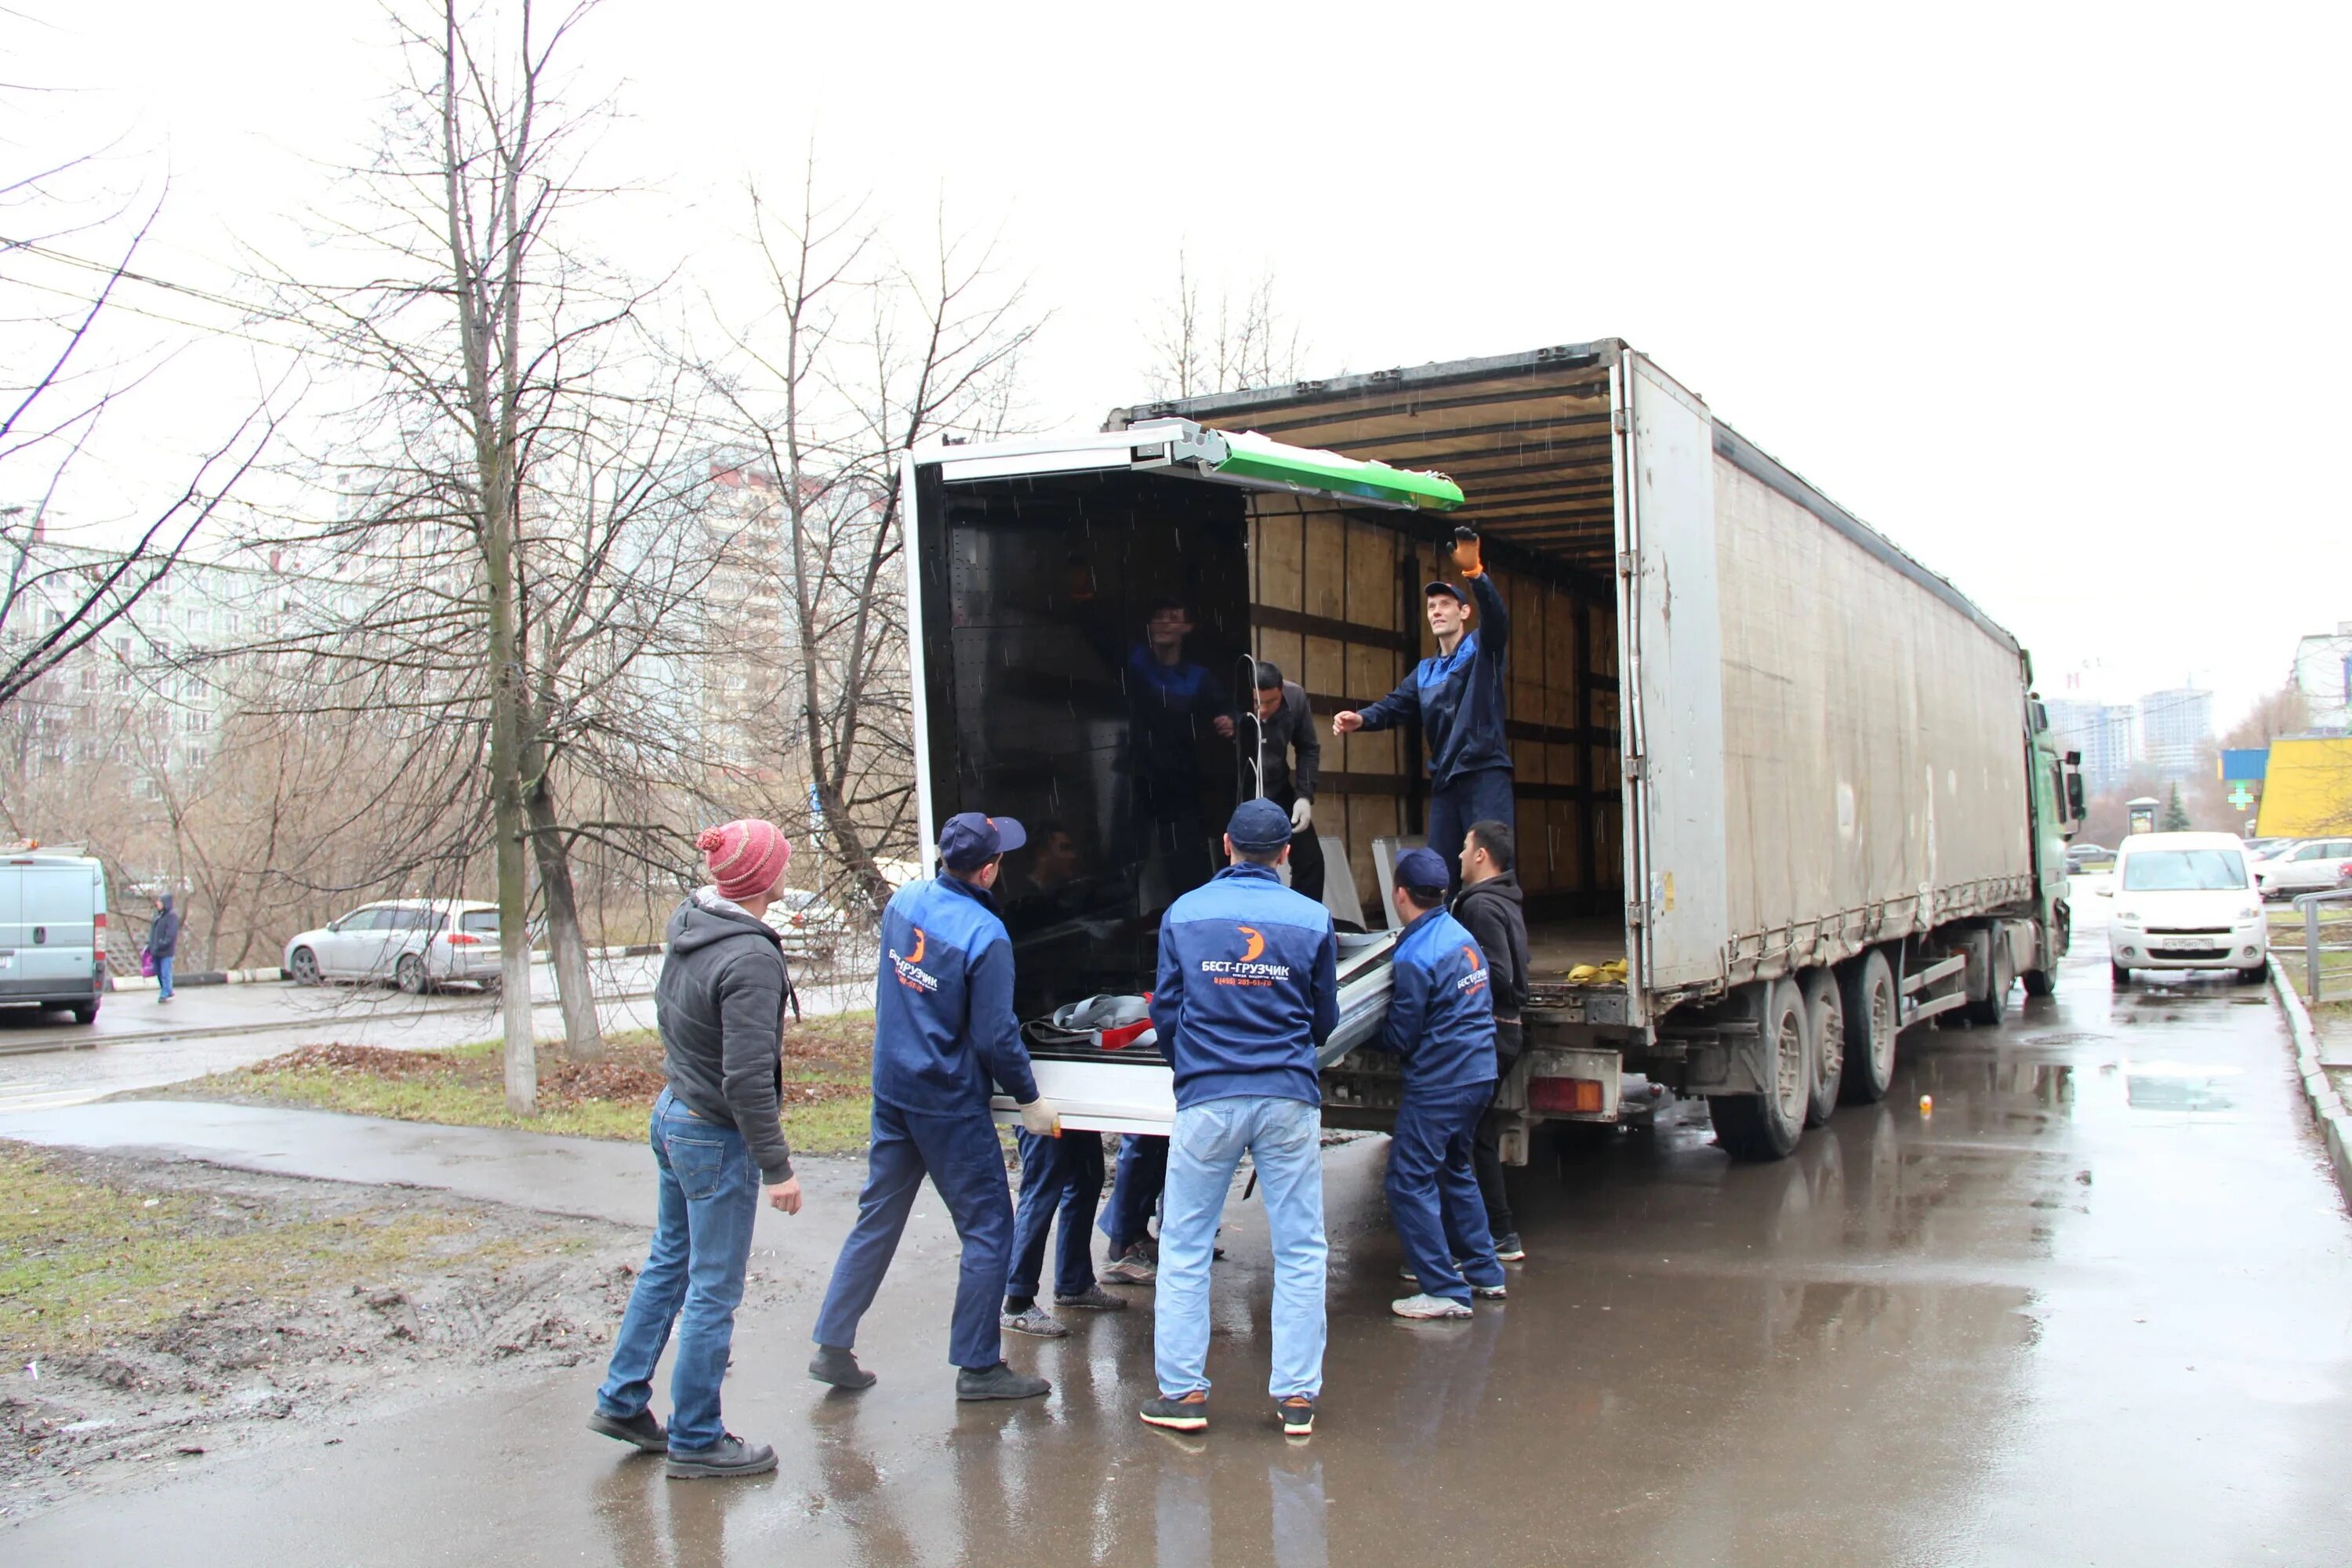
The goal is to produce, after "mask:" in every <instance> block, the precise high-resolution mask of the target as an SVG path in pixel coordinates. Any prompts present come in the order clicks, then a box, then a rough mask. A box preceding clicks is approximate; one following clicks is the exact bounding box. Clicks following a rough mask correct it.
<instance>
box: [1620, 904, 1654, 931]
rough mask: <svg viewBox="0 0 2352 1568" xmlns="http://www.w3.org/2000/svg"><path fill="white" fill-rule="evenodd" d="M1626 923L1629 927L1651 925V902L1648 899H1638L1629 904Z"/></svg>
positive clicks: (1626, 907) (1626, 911) (1626, 909)
mask: <svg viewBox="0 0 2352 1568" xmlns="http://www.w3.org/2000/svg"><path fill="white" fill-rule="evenodd" d="M1625 921H1626V923H1627V924H1629V925H1637V926H1645V925H1648V924H1649V923H1650V905H1649V900H1646V899H1636V900H1633V902H1632V903H1630V904H1627V905H1626V906H1625Z"/></svg>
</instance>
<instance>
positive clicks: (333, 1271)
mask: <svg viewBox="0 0 2352 1568" xmlns="http://www.w3.org/2000/svg"><path fill="white" fill-rule="evenodd" d="M41 1159H42V1161H43V1162H44V1163H45V1164H46V1165H47V1167H48V1170H49V1173H51V1174H52V1175H56V1176H62V1177H67V1178H69V1179H71V1180H72V1181H74V1182H77V1183H87V1184H90V1186H89V1191H90V1192H92V1193H100V1192H102V1193H106V1194H110V1195H115V1196H120V1195H121V1194H126V1193H127V1194H131V1195H132V1201H135V1202H142V1203H143V1202H145V1201H146V1198H142V1197H140V1196H138V1194H147V1195H148V1196H149V1197H152V1198H153V1199H154V1200H155V1202H156V1205H157V1206H158V1207H159V1208H161V1209H162V1210H163V1212H164V1213H167V1214H171V1215H174V1218H173V1221H172V1224H173V1226H174V1228H175V1229H176V1230H177V1231H178V1233H180V1234H182V1235H184V1236H186V1237H189V1238H191V1240H192V1241H193V1242H194V1243H197V1244H203V1243H211V1244H215V1246H216V1245H217V1244H218V1243H220V1242H222V1241H223V1240H225V1239H226V1240H228V1241H232V1242H233V1241H234V1240H235V1239H236V1238H237V1237H243V1236H249V1235H257V1234H263V1233H276V1234H286V1235H290V1234H294V1233H296V1232H299V1233H300V1234H303V1235H315V1234H318V1233H319V1232H320V1230H321V1228H322V1227H324V1228H327V1229H331V1230H332V1231H334V1232H335V1233H336V1234H339V1235H348V1234H352V1233H354V1232H356V1233H358V1234H361V1235H362V1236H365V1237H372V1238H376V1239H375V1240H374V1241H373V1244H368V1245H362V1246H360V1247H355V1248H345V1249H342V1250H340V1251H332V1252H327V1253H323V1254H321V1255H320V1257H319V1258H317V1259H316V1260H315V1262H313V1261H309V1260H306V1262H305V1266H304V1267H303V1268H300V1269H299V1270H298V1271H296V1274H295V1277H294V1279H293V1280H292V1281H291V1282H290V1284H289V1281H288V1280H287V1279H286V1278H285V1277H284V1276H283V1275H282V1274H281V1275H279V1276H278V1277H275V1278H271V1277H268V1276H264V1277H260V1278H258V1279H256V1281H255V1284H256V1286H257V1288H254V1289H231V1290H229V1291H227V1292H226V1293H220V1294H213V1293H211V1292H207V1291H205V1290H202V1289H198V1290H197V1291H196V1294H195V1297H194V1299H193V1300H192V1299H189V1290H188V1288H187V1285H186V1282H185V1281H184V1280H173V1281H171V1282H170V1283H171V1284H172V1285H174V1286H178V1287H180V1289H176V1290H174V1291H173V1292H171V1293H170V1301H169V1308H170V1310H167V1311H157V1310H155V1309H154V1303H155V1301H156V1300H162V1299H163V1298H162V1295H161V1294H160V1292H161V1291H162V1287H160V1286H159V1287H156V1288H155V1289H156V1290H157V1291H158V1292H159V1294H158V1295H155V1296H151V1297H149V1298H146V1299H142V1300H138V1301H133V1300H131V1299H129V1298H128V1297H123V1298H110V1299H109V1302H108V1303H107V1304H106V1305H105V1306H102V1307H101V1308H100V1310H99V1312H98V1313H97V1314H96V1316H95V1317H94V1318H93V1317H92V1316H91V1315H90V1314H89V1313H87V1312H81V1311H77V1312H76V1313H75V1314H74V1317H75V1322H74V1323H65V1324H60V1323H58V1321H55V1320H56V1319H57V1317H58V1312H57V1311H56V1310H55V1308H54V1305H53V1306H52V1310H51V1311H50V1313H49V1318H50V1320H51V1321H48V1322H47V1323H38V1322H36V1321H34V1318H33V1313H32V1309H31V1305H30V1303H31V1302H32V1300H34V1297H35V1295H36V1293H37V1292H36V1291H34V1290H32V1289H27V1288H26V1287H25V1286H24V1284H23V1281H22V1278H21V1276H11V1275H10V1274H9V1272H8V1268H9V1261H8V1260H6V1259H0V1346H5V1349H6V1351H7V1360H6V1363H5V1376H0V1518H17V1517H22V1516H24V1515H26V1514H29V1513H33V1512H37V1511H40V1510H44V1509H46V1508H47V1507H48V1506H50V1505H52V1504H55V1503H58V1502H60V1501H63V1500H68V1499H69V1498H71V1497H74V1496H75V1495H77V1494H81V1493H86V1492H90V1491H96V1490H103V1489H117V1488H121V1487H124V1486H138V1485H143V1484H146V1483H148V1482H150V1481H152V1480H158V1479H163V1475H165V1474H166V1473H170V1472H174V1471H178V1470H182V1469H184V1468H186V1467H189V1466H197V1465H204V1464H206V1463H208V1462H213V1461H215V1460H216V1459H217V1458H219V1457H220V1456H223V1455H225V1454H230V1453H238V1452H248V1451H253V1450H256V1449H258V1448H261V1447H299V1446H300V1445H305V1444H310V1445H320V1446H326V1447H333V1446H336V1445H339V1444H341V1443H342V1442H343V1441H344V1435H345V1434H346V1433H348V1432H351V1431H352V1429H353V1428H359V1427H363V1426H367V1425H369V1424H371V1423H373V1422H375V1421H379V1420H382V1419H384V1418H386V1417H389V1416H393V1415H398V1414H400V1413H401V1412H403V1411H404V1410H407V1409H410V1408H412V1407H415V1406H416V1405H420V1404H422V1403H424V1402H426V1401H429V1400H433V1399H436V1398H441V1397H445V1396H454V1395H460V1394H472V1393H476V1392H478V1391H482V1390H485V1389H492V1388H495V1387H496V1386H497V1385H499V1384H500V1383H502V1382H505V1381H509V1380H511V1381H512V1382H513V1383H515V1384H517V1385H518V1386H520V1385H521V1384H524V1383H526V1382H528V1381H529V1380H530V1379H532V1378H535V1377H536V1378H543V1377H544V1375H545V1374H546V1373H547V1372H548V1371H550V1370H551V1369H553V1368H565V1367H574V1366H580V1365H583V1363H593V1362H594V1361H595V1360H597V1359H598V1358H599V1357H601V1355H602V1354H603V1348H604V1345H605V1344H606V1343H607V1342H608V1341H609V1339H610V1337H611V1334H612V1331H613V1328H614V1325H616V1324H617V1323H618V1322H619V1321H620V1314H621V1311H622V1309H623V1307H624V1306H625V1304H626V1302H627V1298H628V1291H629V1287H630V1284H631V1282H632V1280H633V1279H634V1278H635V1268H636V1267H637V1266H638V1264H639V1263H640V1262H641V1261H642V1260H643V1258H644V1251H645V1246H646V1237H645V1236H644V1234H643V1232H642V1231H638V1230H635V1229H626V1228H624V1227H621V1226H614V1225H609V1224H605V1223H603V1222H599V1221H593V1220H583V1219H575V1218H560V1217H557V1216H553V1215H543V1214H538V1213H533V1212H530V1211H527V1210H522V1209H513V1208H507V1207H503V1206H500V1205H488V1204H478V1203H468V1202H465V1201H462V1200H458V1199H455V1198H450V1197H446V1196H445V1195H442V1194H434V1193H429V1192H422V1191H416V1190H413V1189H390V1188H380V1187H366V1186H356V1185H347V1184H341V1183H333V1182H308V1181H300V1180H295V1179H290V1178H285V1177H276V1176H267V1175H260V1174H255V1173H246V1172H237V1171H227V1170H221V1169H218V1168H215V1167H213V1166H208V1165H204V1164H198V1163H193V1162H188V1161H178V1160H168V1159H150V1158H125V1157H121V1156H116V1155H100V1154H87V1153H75V1152H45V1153H44V1154H43V1155H42V1156H41ZM91 1206H92V1207H96V1206H98V1205H97V1202H96V1200H94V1199H93V1200H92V1202H91ZM191 1251H192V1252H193V1251H194V1247H192V1248H191ZM166 1271H167V1272H170V1271H171V1270H169V1269H167V1270H166ZM187 1272H188V1273H190V1274H196V1273H199V1272H201V1270H198V1269H195V1268H191V1269H189V1270H188V1271H187ZM210 1277H211V1278H213V1279H221V1278H228V1279H237V1278H238V1277H237V1276H236V1274H235V1272H234V1271H230V1272H228V1273H227V1274H226V1276H224V1274H223V1273H222V1271H220V1270H218V1269H214V1270H212V1272H211V1276H210ZM11 1279H15V1280H16V1285H15V1288H14V1289H13V1291H12V1289H11V1287H10V1284H9V1281H10V1280H11ZM772 1283H773V1282H772V1279H767V1278H765V1277H763V1275H762V1274H761V1271H760V1270H759V1269H757V1268H754V1270H753V1273H752V1277H751V1282H750V1288H749V1290H748V1292H747V1296H746V1301H747V1304H749V1303H751V1302H755V1301H758V1300H761V1299H763V1296H764V1293H765V1291H766V1290H767V1289H769V1288H770V1287H771V1286H772ZM49 1300H51V1302H52V1303H54V1301H55V1300H56V1296H55V1293H54V1292H52V1293H51V1295H50V1297H49ZM82 1305H85V1306H86V1305H88V1303H86V1302H85V1303H82ZM109 1312H111V1313H113V1314H114V1315H115V1317H116V1319H117V1322H116V1323H115V1324H113V1325H111V1326H110V1323H109V1321H108V1316H107V1314H108V1313H109ZM76 1323H79V1324H81V1325H83V1326H82V1327H81V1328H79V1330H78V1329H77V1327H76V1326H75V1325H76ZM125 1325H128V1326H125ZM583 1397H584V1385H583Z"/></svg>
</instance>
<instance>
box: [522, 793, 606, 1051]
mask: <svg viewBox="0 0 2352 1568" xmlns="http://www.w3.org/2000/svg"><path fill="white" fill-rule="evenodd" d="M534 749H536V748H534ZM523 809H524V811H525V813H526V814H527V815H528V816H529V817H530V846H531V852H532V854H533V855H534V856H535V857H536V858H537V859H538V861H539V890H540V895H541V898H542V899H544V900H546V903H547V956H548V960H549V962H550V963H551V964H552V965H553V967H554V969H555V994H556V996H557V998H558V999H559V1000H560V1001H561V1002H562V1004H563V1049H564V1053H565V1054H566V1055H568V1056H569V1057H571V1058H572V1060H574V1061H582V1062H590V1061H595V1060H597V1059H598V1058H601V1057H603V1056H604V1032H603V1031H602V1030H600V1029H599V1028H598V1027H597V1026H596V988H595V983H594V982H593V980H592V979H591V978H590V976H589V973H588V944H587V942H584V941H583V940H582V938H581V935H580V900H579V898H578V896H577V894H576V893H575V892H574V890H573V889H572V856H571V854H570V853H569V851H567V850H566V849H565V848H564V846H563V837H562V834H560V833H558V832H557V831H556V821H555V799H554V792H553V791H552V790H551V788H550V787H549V785H548V781H547V773H546V770H545V768H544V767H542V768H541V769H540V771H539V773H538V775H537V782H536V783H535V784H532V785H531V786H530V789H529V790H528V791H526V792H525V793H524V795H523Z"/></svg>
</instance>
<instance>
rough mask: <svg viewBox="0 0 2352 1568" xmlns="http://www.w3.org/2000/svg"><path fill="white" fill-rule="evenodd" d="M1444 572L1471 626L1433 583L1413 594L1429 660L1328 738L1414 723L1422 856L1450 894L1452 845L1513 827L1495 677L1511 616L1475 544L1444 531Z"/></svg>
mask: <svg viewBox="0 0 2352 1568" xmlns="http://www.w3.org/2000/svg"><path fill="white" fill-rule="evenodd" d="M1454 566H1455V568H1456V569H1458V570H1459V571H1460V572H1461V574H1462V575H1463V577H1464V579H1465V581H1467V582H1468V583H1469V584H1470V597H1471V599H1475V601H1476V605H1477V614H1478V626H1477V629H1476V630H1475V631H1473V630H1471V629H1469V626H1470V616H1469V613H1468V612H1469V610H1470V601H1469V600H1465V598H1464V596H1463V594H1462V590H1461V589H1459V588H1457V587H1455V586H1454V584H1451V583H1449V582H1446V581H1445V580H1444V578H1442V577H1441V578H1439V579H1437V580H1436V581H1434V582H1432V583H1429V584H1425V585H1424V586H1423V589H1422V604H1423V608H1424V609H1425V611H1426V612H1427V614H1428V616H1429V629H1430V631H1431V633H1432V634H1433V635H1434V636H1435V637H1436V638H1437V653H1436V654H1435V656H1434V657H1433V658H1424V659H1423V660H1422V661H1421V662H1420V663H1419V664H1417V665H1415V666H1414V667H1413V668H1412V673H1410V674H1408V675H1407V676H1406V677H1405V678H1404V679H1403V680H1402V681H1401V682H1400V683H1398V686H1397V689H1395V690H1394V691H1391V692H1390V693H1389V694H1388V695H1387V696H1386V697H1383V698H1381V700H1379V701H1378V702H1375V703H1372V704H1371V705H1370V706H1369V707H1367V708H1363V709H1360V710H1357V709H1349V710H1343V711H1341V712H1339V713H1336V714H1334V715H1332V718H1331V732H1332V733H1333V734H1335V735H1352V734H1354V733H1355V732H1356V731H1359V730H1387V729H1391V728H1393V727H1395V726H1396V725H1398V724H1402V723H1403V722H1404V721H1406V720H1407V719H1410V718H1412V717H1413V716H1415V715H1416V714H1417V715H1419V717H1420V719H1421V732H1422V734H1423V736H1424V737H1426V738H1427V740H1428V742H1429V790H1430V798H1429V847H1430V848H1431V849H1433V850H1434V851H1435V852H1436V854H1437V858H1438V861H1439V863H1440V864H1442V865H1443V866H1444V867H1445V874H1446V880H1445V882H1444V883H1443V884H1442V886H1445V887H1449V888H1450V887H1451V886H1453V879H1454V870H1455V863H1456V861H1457V860H1458V859H1459V858H1460V857H1461V854H1462V837H1463V834H1464V833H1465V831H1466V830H1467V829H1468V827H1469V826H1470V824H1472V823H1474V822H1500V823H1505V824H1509V823H1511V822H1513V821H1515V820H1517V810H1516V808H1515V806H1514V805H1513V800H1512V794H1511V785H1512V772H1511V746H1510V742H1509V741H1508V740H1507V739H1506V738H1505V737H1504V734H1503V715H1504V694H1503V675H1504V671H1505V669H1506V668H1507V657H1508V654H1509V652H1510V640H1511V612H1510V609H1509V607H1508V606H1507V605H1505V604H1504V603H1503V595H1502V594H1501V593H1500V592H1498V591H1497V590H1496V587H1495V584H1493V583H1492V582H1491V581H1489V580H1488V578H1487V576H1486V564H1485V561H1484V559H1483V558H1482V557H1481V556H1480V554H1479V551H1478V535H1477V534H1476V533H1475V531H1472V530H1470V529H1467V528H1457V529H1455V530H1454Z"/></svg>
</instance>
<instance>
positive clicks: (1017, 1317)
mask: <svg viewBox="0 0 2352 1568" xmlns="http://www.w3.org/2000/svg"><path fill="white" fill-rule="evenodd" d="M1125 1304H1126V1303H1125V1302H1121V1303H1120V1305H1122V1306H1124V1305H1125ZM996 1321H997V1322H998V1323H1000V1324H1002V1325H1003V1327H1005V1328H1007V1329H1010V1330H1012V1331H1013V1332H1014V1333H1016V1334H1029V1335H1033V1336H1034V1337H1035V1338H1037V1339H1041V1340H1058V1339H1060V1338H1061V1337H1062V1336H1063V1335H1065V1334H1066V1333H1068V1332H1069V1331H1070V1326H1069V1324H1067V1323H1066V1322H1064V1321H1062V1320H1061V1319H1059V1318H1056V1317H1055V1316H1054V1315H1053V1314H1051V1313H1049V1312H1048V1311H1046V1310H1045V1308H1043V1307H1040V1306H1039V1305H1037V1303H1035V1302H1034V1301H1032V1302H1030V1303H1029V1305H1028V1306H1026V1307H1024V1308H1023V1309H1022V1310H1020V1311H1017V1312H1006V1313H1003V1315H1001V1316H1000V1317H998V1319H997V1320H996Z"/></svg>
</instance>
